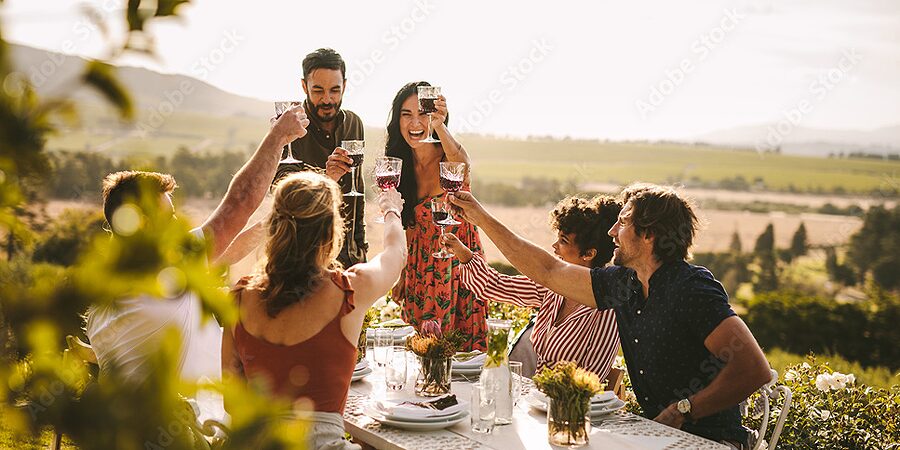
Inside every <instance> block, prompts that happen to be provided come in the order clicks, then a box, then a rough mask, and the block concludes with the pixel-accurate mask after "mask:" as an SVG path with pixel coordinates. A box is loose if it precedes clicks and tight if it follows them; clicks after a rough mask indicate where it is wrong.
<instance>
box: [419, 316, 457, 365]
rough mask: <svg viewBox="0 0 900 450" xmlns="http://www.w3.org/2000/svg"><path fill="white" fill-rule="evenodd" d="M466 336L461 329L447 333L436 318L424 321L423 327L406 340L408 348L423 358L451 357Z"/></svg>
mask: <svg viewBox="0 0 900 450" xmlns="http://www.w3.org/2000/svg"><path fill="white" fill-rule="evenodd" d="M464 342H465V337H464V336H463V334H462V333H460V331H459V330H453V331H451V332H449V333H447V334H444V333H443V332H442V331H441V326H440V325H439V324H438V323H437V321H435V320H428V321H425V322H424V323H422V328H421V329H420V330H419V331H418V332H417V333H416V334H415V335H413V336H410V338H409V340H407V341H406V348H407V350H409V351H411V352H413V353H415V354H416V355H417V356H421V357H423V358H438V359H441V358H449V357H451V356H453V355H454V354H455V353H456V352H457V351H459V349H460V348H461V347H462V344H463V343H464Z"/></svg>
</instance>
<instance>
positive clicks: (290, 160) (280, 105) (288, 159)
mask: <svg viewBox="0 0 900 450" xmlns="http://www.w3.org/2000/svg"><path fill="white" fill-rule="evenodd" d="M299 104H300V102H298V101H291V102H275V120H278V118H279V117H281V115H282V114H284V113H286V112H288V111H290V109H291V108H293V107H295V106H297V105H299ZM287 147H288V151H287V156H285V157H284V159H282V160H281V161H278V164H297V163H300V162H301V161H300V160H299V159H295V158H294V152H293V151H292V150H291V143H290V142H288V145H287Z"/></svg>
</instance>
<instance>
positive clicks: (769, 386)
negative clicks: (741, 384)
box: [741, 370, 791, 450]
mask: <svg viewBox="0 0 900 450" xmlns="http://www.w3.org/2000/svg"><path fill="white" fill-rule="evenodd" d="M777 382H778V372H777V371H775V370H772V379H771V381H769V382H768V383H766V384H765V385H764V386H763V387H761V388H760V389H759V391H758V394H759V395H758V396H757V397H756V401H755V403H754V405H753V409H754V412H756V413H762V417H761V419H760V425H759V430H753V434H754V435H755V438H756V441H755V442H751V444H752V447H751V448H752V449H753V450H761V449H765V448H768V449H773V450H774V449H775V446H776V445H778V437H779V436H781V430H782V429H783V428H784V422H785V420H787V416H788V412H790V410H791V390H790V388H788V387H787V386H784V385H781V386H776V383H777ZM779 395H783V396H784V405H783V406H782V407H781V411H780V412H779V413H778V419H777V420H776V421H775V428H774V429H773V430H772V436H771V437H770V438H769V440H768V441H766V432H767V431H768V427H769V406H770V404H771V402H772V401H774V400H776V399H778V396H779ZM748 413H749V404H748V400H745V401H744V402H743V403H741V414H742V415H743V416H747V414H748Z"/></svg>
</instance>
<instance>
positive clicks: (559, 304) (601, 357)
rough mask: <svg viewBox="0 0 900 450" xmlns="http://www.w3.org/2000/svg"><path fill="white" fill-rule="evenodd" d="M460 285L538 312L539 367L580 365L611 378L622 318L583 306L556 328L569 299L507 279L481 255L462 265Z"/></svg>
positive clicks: (520, 279) (533, 338)
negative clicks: (619, 323) (619, 322)
mask: <svg viewBox="0 0 900 450" xmlns="http://www.w3.org/2000/svg"><path fill="white" fill-rule="evenodd" d="M459 272H460V282H461V283H462V284H463V285H464V286H465V287H466V288H468V289H470V290H471V291H472V292H473V293H474V294H475V296H476V297H478V298H484V299H489V300H494V301H497V302H502V303H510V304H513V305H516V306H525V307H530V308H538V313H537V317H536V318H535V323H534V330H532V332H531V343H532V345H533V346H534V351H535V353H536V354H537V368H538V370H540V369H541V368H542V367H544V366H547V365H548V364H549V365H551V366H552V365H553V364H555V363H557V362H559V361H574V362H575V363H577V364H578V365H579V366H580V367H583V368H585V369H588V370H590V371H592V372H594V373H596V374H597V375H598V376H599V377H600V379H601V380H604V379H606V376H607V375H608V374H609V368H610V367H611V366H612V363H613V361H614V360H615V358H616V354H617V353H618V350H619V334H618V328H617V327H616V316H615V313H614V312H613V311H612V310H605V311H600V310H598V309H596V308H590V307H587V306H584V305H582V304H578V305H577V306H576V308H575V311H574V312H572V313H571V314H570V315H569V316H568V317H566V318H565V319H563V320H562V321H561V322H560V323H559V324H558V325H554V322H556V318H557V316H559V313H560V311H561V310H562V308H563V305H564V303H565V302H564V300H565V299H564V298H563V296H561V295H559V294H557V293H556V292H553V291H551V290H550V289H547V288H545V287H544V286H541V285H539V284H537V283H535V282H534V281H531V280H530V279H529V278H527V277H524V276H511V275H504V274H502V273H500V272H497V271H496V270H494V269H493V268H491V267H490V266H489V265H488V264H487V263H486V262H485V261H484V259H483V258H482V257H481V256H480V255H478V254H476V255H475V256H474V257H473V258H472V259H471V260H470V261H469V262H468V263H466V264H460V266H459Z"/></svg>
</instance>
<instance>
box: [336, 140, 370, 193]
mask: <svg viewBox="0 0 900 450" xmlns="http://www.w3.org/2000/svg"><path fill="white" fill-rule="evenodd" d="M341 148H342V149H344V150H347V156H349V157H350V159H352V160H353V162H352V163H351V164H350V192H348V193H346V194H344V196H345V197H360V196H362V195H363V194H362V193H361V192H359V191H357V190H356V168H357V167H359V166H361V165H362V163H363V153H364V152H365V150H366V141H341Z"/></svg>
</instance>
